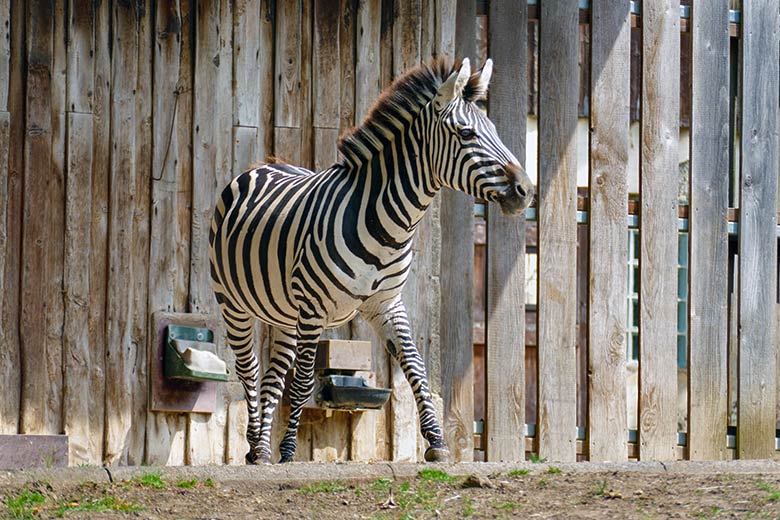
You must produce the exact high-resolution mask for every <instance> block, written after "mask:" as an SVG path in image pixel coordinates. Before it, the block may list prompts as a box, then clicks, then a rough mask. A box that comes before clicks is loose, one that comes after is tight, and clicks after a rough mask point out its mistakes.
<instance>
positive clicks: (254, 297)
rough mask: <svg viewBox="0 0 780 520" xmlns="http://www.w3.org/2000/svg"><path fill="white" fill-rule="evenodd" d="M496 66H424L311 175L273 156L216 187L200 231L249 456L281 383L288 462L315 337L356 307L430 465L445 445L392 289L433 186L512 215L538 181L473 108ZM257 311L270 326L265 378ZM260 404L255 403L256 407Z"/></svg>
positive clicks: (406, 263)
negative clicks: (391, 362) (335, 157)
mask: <svg viewBox="0 0 780 520" xmlns="http://www.w3.org/2000/svg"><path fill="white" fill-rule="evenodd" d="M492 68H493V63H492V61H491V60H487V61H486V63H485V65H484V66H483V68H482V69H481V71H480V72H477V73H475V74H473V75H472V73H471V67H470V65H469V60H468V58H465V59H463V61H462V62H461V63H457V62H456V63H455V64H452V65H450V64H449V63H448V62H447V61H446V60H445V59H442V58H439V59H433V60H431V61H429V62H428V63H422V64H420V65H418V66H416V67H413V68H412V69H410V70H409V71H407V72H406V73H405V74H404V75H403V76H401V77H399V78H398V79H397V80H396V81H395V82H394V83H393V84H392V85H391V86H390V87H389V88H388V89H387V90H385V91H384V92H383V93H382V95H381V96H380V98H379V99H378V100H377V102H376V103H375V105H374V106H373V108H372V109H371V110H370V112H369V114H368V116H367V117H366V119H365V121H364V122H363V123H362V124H361V125H360V126H359V127H357V128H356V129H353V130H351V131H349V132H347V133H346V134H345V135H344V136H342V137H341V139H340V141H339V143H338V150H339V153H340V160H339V161H338V162H337V163H336V164H334V165H333V166H331V167H330V168H327V169H325V170H324V171H321V172H319V173H314V172H311V171H309V170H307V169H305V168H301V167H299V166H293V165H289V164H285V163H281V162H277V163H271V164H266V165H265V166H261V167H258V168H254V169H252V170H250V171H247V172H245V173H243V174H241V175H239V176H238V177H236V178H235V179H233V181H232V182H231V183H230V184H229V185H228V186H227V187H226V188H225V190H224V191H223V192H222V194H221V196H220V198H219V200H218V201H217V205H216V208H215V211H214V216H213V219H212V222H211V229H210V233H209V242H210V254H209V257H210V263H211V277H212V286H213V289H214V292H215V296H216V299H217V302H218V304H219V308H220V311H221V314H222V317H223V319H224V321H225V323H226V327H227V340H228V343H229V345H230V347H231V349H232V350H233V352H234V353H235V357H236V372H237V374H238V377H239V379H240V381H241V382H242V383H243V387H244V392H245V397H246V404H247V409H248V414H249V421H248V426H247V432H246V438H247V442H248V444H249V452H248V453H247V455H246V462H247V463H248V464H258V463H266V464H267V463H270V462H271V445H270V438H271V426H272V418H273V413H274V410H275V408H276V405H277V403H278V402H279V399H280V398H281V397H282V393H283V391H284V385H285V376H286V374H287V372H288V370H289V369H290V368H291V367H293V366H294V372H293V377H292V382H291V384H290V389H289V393H290V417H289V422H288V425H287V429H286V431H285V434H284V437H283V439H282V441H281V443H280V446H279V448H280V450H279V451H280V454H281V460H280V462H289V461H292V460H293V456H294V454H295V448H296V433H297V429H298V423H299V420H300V417H301V412H302V407H303V404H304V402H305V401H306V400H307V399H308V398H309V396H310V395H311V393H312V390H313V386H314V360H315V354H316V348H317V342H318V340H319V337H320V334H321V333H322V332H323V330H324V329H326V328H331V327H338V326H340V325H342V324H344V323H346V322H348V321H349V320H351V319H352V318H353V317H354V316H355V315H356V314H357V313H360V314H361V315H362V316H363V318H364V319H365V320H366V321H367V322H368V323H369V324H370V325H371V326H372V328H373V329H374V330H375V332H376V333H377V334H378V335H379V336H380V337H381V338H382V340H383V343H384V345H385V347H386V349H387V351H388V352H389V353H390V354H391V355H392V356H393V357H394V358H395V359H396V360H397V361H398V362H399V364H400V366H401V368H402V369H403V372H404V375H405V376H406V379H407V380H408V382H409V384H410V385H411V387H412V390H413V393H414V398H415V402H416V405H417V411H418V414H419V419H420V431H421V433H422V436H423V437H424V438H425V439H426V441H427V442H428V448H427V450H426V451H425V456H424V457H425V460H426V461H447V460H448V459H449V450H448V448H447V445H446V443H445V440H444V437H443V435H442V430H441V426H440V423H439V420H438V418H437V417H436V412H435V410H434V407H433V405H432V403H431V399H430V390H429V387H428V380H427V376H426V370H425V365H424V363H423V360H422V358H421V356H420V354H419V352H418V351H417V348H416V347H415V344H414V341H413V339H412V338H413V336H412V333H411V330H410V326H409V318H408V316H407V313H406V309H405V307H404V303H403V300H402V298H401V290H402V288H403V287H404V283H405V282H406V279H407V277H408V275H409V268H410V265H411V262H412V239H413V237H414V235H415V230H416V229H417V227H418V225H419V223H420V221H421V219H422V218H423V216H424V215H425V211H426V209H427V208H428V207H429V205H430V204H431V202H432V201H433V199H434V197H435V195H436V193H437V192H438V191H439V190H440V189H441V188H442V187H449V188H454V189H456V190H459V191H462V192H465V193H467V194H469V195H472V196H475V197H480V198H482V199H485V200H488V201H492V202H495V203H498V204H499V205H500V207H501V209H502V211H503V212H504V213H506V214H510V215H519V214H521V213H523V212H524V210H525V209H526V208H527V207H528V206H529V204H530V203H531V201H532V199H533V198H534V191H535V186H534V184H533V182H532V181H531V180H530V179H529V178H528V176H527V175H526V173H525V170H524V169H523V168H522V166H521V165H520V162H519V161H518V160H517V158H516V157H515V156H514V155H512V153H511V152H510V151H509V150H508V149H507V148H506V146H505V145H504V144H503V143H502V141H501V140H500V139H499V137H498V135H496V129H495V126H494V125H493V123H492V122H491V121H490V120H489V119H488V118H487V117H486V116H485V115H484V114H483V112H482V111H481V110H480V109H479V107H478V105H477V101H478V100H482V99H484V98H485V97H486V95H487V89H488V84H489V82H490V77H491V74H492ZM256 319H259V320H260V321H262V322H264V323H266V324H268V325H270V326H272V327H274V329H275V334H274V335H273V336H274V339H273V341H272V345H271V348H270V360H269V364H268V369H267V370H266V372H265V375H264V376H263V378H262V380H260V381H259V383H260V395H259V403H258V388H257V387H258V377H259V363H258V358H257V355H256V354H255V352H254V350H253V345H252V335H253V324H254V322H255V320H256ZM258 405H259V406H258Z"/></svg>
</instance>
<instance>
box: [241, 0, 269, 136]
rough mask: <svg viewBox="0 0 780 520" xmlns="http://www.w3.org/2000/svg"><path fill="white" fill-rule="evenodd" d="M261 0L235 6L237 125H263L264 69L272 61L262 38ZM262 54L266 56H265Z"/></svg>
mask: <svg viewBox="0 0 780 520" xmlns="http://www.w3.org/2000/svg"><path fill="white" fill-rule="evenodd" d="M260 4H261V0H236V2H235V4H234V5H233V55H232V60H233V84H232V87H233V124H234V125H242V126H254V127H257V126H259V125H260V97H258V96H257V91H258V90H259V88H260V87H259V84H258V79H259V74H258V71H259V70H260V67H262V66H263V63H264V62H267V61H270V59H269V58H270V56H269V55H267V54H265V53H266V51H267V49H268V47H262V45H263V43H264V42H263V40H261V37H260V26H261V23H262V21H261V20H262V17H261V16H260ZM261 51H262V53H263V55H262V56H261Z"/></svg>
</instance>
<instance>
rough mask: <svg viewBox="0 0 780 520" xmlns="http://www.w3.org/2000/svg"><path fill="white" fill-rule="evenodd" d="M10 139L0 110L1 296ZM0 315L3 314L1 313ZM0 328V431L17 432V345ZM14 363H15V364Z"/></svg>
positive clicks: (2, 300)
mask: <svg viewBox="0 0 780 520" xmlns="http://www.w3.org/2000/svg"><path fill="white" fill-rule="evenodd" d="M10 141H11V114H9V113H8V112H0V295H4V294H5V276H4V275H5V265H6V257H7V253H8V241H7V237H8V217H9V215H8V209H9V204H8V188H9V172H10V168H9V163H10V149H9V148H10V144H11V143H10ZM8 303H9V302H7V301H6V297H5V296H0V310H1V309H2V307H3V306H5V305H8ZM0 318H2V314H0ZM2 329H3V330H0V344H2V345H3V348H2V349H0V378H2V380H3V381H4V382H5V381H7V383H8V385H9V392H8V393H7V394H6V393H5V392H3V395H2V397H0V433H11V432H13V433H16V423H17V421H18V419H19V388H18V385H19V377H18V375H16V376H15V375H14V374H18V373H19V365H18V362H19V361H18V356H19V345H18V344H17V343H16V342H14V343H11V341H10V340H11V337H12V336H11V334H7V333H6V331H5V327H3V328H2ZM14 364H16V365H14Z"/></svg>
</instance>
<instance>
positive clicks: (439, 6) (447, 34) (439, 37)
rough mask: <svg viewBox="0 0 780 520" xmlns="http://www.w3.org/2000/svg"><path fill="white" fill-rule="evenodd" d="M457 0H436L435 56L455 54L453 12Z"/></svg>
mask: <svg viewBox="0 0 780 520" xmlns="http://www.w3.org/2000/svg"><path fill="white" fill-rule="evenodd" d="M456 9H457V0H438V1H437V2H436V13H435V16H436V19H435V22H434V23H435V30H436V39H435V41H434V54H435V55H437V56H449V57H450V58H452V57H454V55H455V14H456Z"/></svg>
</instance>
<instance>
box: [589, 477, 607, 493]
mask: <svg viewBox="0 0 780 520" xmlns="http://www.w3.org/2000/svg"><path fill="white" fill-rule="evenodd" d="M606 492H607V481H606V480H601V481H599V482H597V483H596V487H595V488H593V490H592V491H591V492H590V493H591V495H593V496H595V497H601V496H604V493H606Z"/></svg>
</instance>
